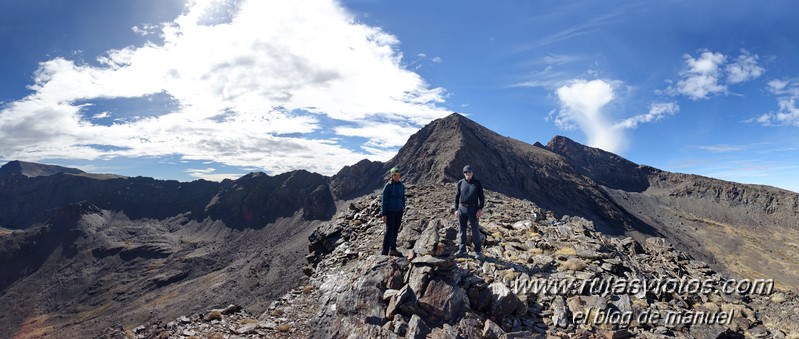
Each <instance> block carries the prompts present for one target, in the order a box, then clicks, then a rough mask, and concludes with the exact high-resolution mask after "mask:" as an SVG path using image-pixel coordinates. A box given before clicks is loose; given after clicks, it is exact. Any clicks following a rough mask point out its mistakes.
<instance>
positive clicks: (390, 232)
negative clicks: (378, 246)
mask: <svg viewBox="0 0 799 339" xmlns="http://www.w3.org/2000/svg"><path fill="white" fill-rule="evenodd" d="M396 219H397V218H396V214H395V213H392V212H386V234H385V235H384V236H383V250H382V251H381V252H380V253H381V254H383V255H388V251H389V250H391V248H392V246H395V247H396V240H394V239H396V236H395V235H394V233H396V231H395V223H396Z"/></svg>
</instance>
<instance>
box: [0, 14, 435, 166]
mask: <svg viewBox="0 0 799 339" xmlns="http://www.w3.org/2000/svg"><path fill="white" fill-rule="evenodd" d="M231 4H232V5H231ZM209 13H210V14H214V13H221V14H220V15H219V16H215V15H210V14H209ZM146 30H159V31H160V35H161V38H163V43H160V44H156V43H152V42H150V43H147V44H145V45H142V46H129V47H126V48H123V49H119V50H110V51H108V52H107V54H106V55H104V56H101V57H99V58H98V63H99V65H96V66H93V65H86V64H78V63H76V62H74V61H71V60H67V59H65V58H61V57H57V58H54V59H52V60H48V61H44V62H42V63H41V64H40V66H39V69H38V70H37V71H36V72H35V75H34V79H33V84H32V85H30V86H29V88H30V89H31V90H32V91H33V93H32V94H31V95H29V96H27V97H25V98H23V99H20V100H18V101H15V102H10V103H6V104H5V105H4V106H3V108H2V110H0V139H2V140H3V143H2V144H0V154H3V155H4V156H5V157H6V158H10V159H22V160H32V161H35V160H37V159H44V158H68V159H69V158H72V159H75V158H78V159H97V158H103V157H106V158H107V157H114V156H127V157H137V156H160V155H180V156H182V157H183V158H184V159H190V160H209V159H210V160H214V161H217V162H220V163H223V164H226V165H230V166H258V167H260V168H263V169H265V170H266V171H267V172H276V173H279V172H284V171H288V170H293V169H298V168H304V169H308V170H311V171H317V172H320V173H324V174H332V173H335V172H336V171H338V170H339V169H340V168H341V167H343V166H344V165H349V164H352V163H354V162H356V161H358V160H360V159H363V158H373V159H374V158H375V157H381V158H382V157H385V154H387V152H391V151H392V150H395V147H396V146H397V140H401V139H407V137H408V136H409V135H410V134H412V133H413V132H415V131H416V130H417V129H418V128H419V127H421V126H422V125H423V124H425V123H427V122H429V121H431V120H433V119H435V118H439V117H442V116H445V115H447V114H449V113H450V111H449V110H446V109H443V108H441V107H439V106H438V105H439V104H441V103H443V102H444V98H445V96H446V92H445V91H444V89H442V88H431V86H429V84H427V83H426V82H425V81H424V79H422V78H421V77H420V76H419V75H418V74H416V73H414V72H411V71H409V70H407V69H405V68H403V67H402V62H401V60H402V53H401V52H400V51H399V50H398V45H399V41H398V40H397V38H396V37H394V36H392V35H390V34H387V33H385V32H383V31H382V30H381V29H380V28H377V27H371V26H366V25H363V24H360V23H357V22H356V21H355V20H354V18H353V17H352V16H351V15H350V14H349V13H347V12H346V11H345V10H344V9H343V8H342V7H341V6H340V5H339V4H338V3H337V2H335V1H332V0H314V1H291V2H275V1H236V2H234V3H231V2H227V3H226V2H220V1H195V2H191V3H190V5H188V6H187V9H186V11H185V12H184V13H183V14H182V15H181V16H180V17H178V18H176V19H175V20H174V21H172V22H169V23H166V24H163V25H159V26H157V27H156V26H147V25H143V26H141V27H139V28H135V29H134V31H138V32H144V31H146ZM158 93H163V94H165V95H166V96H167V97H171V98H172V99H173V100H174V101H175V102H176V103H177V104H176V105H175V106H176V107H178V108H176V109H174V110H173V111H170V112H166V113H165V114H162V115H158V116H150V117H146V118H137V119H128V120H125V119H121V120H117V123H115V124H113V125H111V126H102V125H94V124H93V123H92V122H91V120H90V119H86V118H84V116H85V115H87V113H86V112H85V109H86V108H85V106H83V105H85V104H80V103H78V102H91V101H92V100H94V99H113V98H139V97H145V96H148V95H153V94H158ZM120 115H124V113H122V112H116V111H115V117H117V118H122V117H120ZM130 115H131V116H132V117H133V116H138V115H139V114H137V113H136V112H131V113H130ZM95 117H99V115H95ZM384 117H391V119H392V120H393V121H394V123H396V124H397V125H399V126H405V127H403V128H396V129H390V130H386V128H385V126H383V124H382V123H383V122H384V121H385V119H384ZM331 124H332V125H331ZM338 124H343V125H345V126H348V127H346V128H338V126H337V125H338ZM310 133H315V134H314V135H315V137H311V136H310V135H309V134H310ZM334 133H340V136H363V137H366V138H368V141H367V142H366V143H365V146H366V147H363V148H362V149H364V150H367V152H363V151H361V150H357V149H354V150H353V149H351V148H348V147H345V146H344V145H343V144H340V143H338V142H337V141H336V140H337V139H336V137H335V135H334ZM286 135H291V137H287V136H286ZM318 135H323V136H324V137H319V136H318ZM98 144H100V145H109V146H113V147H108V148H98V147H93V146H87V145H98Z"/></svg>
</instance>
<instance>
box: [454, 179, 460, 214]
mask: <svg viewBox="0 0 799 339" xmlns="http://www.w3.org/2000/svg"><path fill="white" fill-rule="evenodd" d="M460 203H461V181H458V183H457V184H455V210H456V211H457V210H458V205H460Z"/></svg>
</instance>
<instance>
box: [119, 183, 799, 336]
mask: <svg viewBox="0 0 799 339" xmlns="http://www.w3.org/2000/svg"><path fill="white" fill-rule="evenodd" d="M452 190H453V187H452V185H451V184H450V185H442V184H438V185H415V186H414V185H412V186H409V187H408V193H407V194H408V199H409V202H410V203H409V207H408V211H407V212H406V217H405V221H404V222H403V228H402V230H401V232H400V237H399V243H398V245H399V246H400V247H401V248H402V251H403V252H404V253H405V254H406V255H407V256H406V257H389V256H382V255H379V254H377V253H378V251H379V248H378V247H379V246H380V241H381V239H382V232H383V230H384V226H383V225H382V224H381V222H380V220H379V196H375V195H368V196H365V197H363V198H361V199H358V200H355V201H353V202H352V203H351V204H350V205H349V208H347V209H346V210H343V211H341V212H339V213H338V214H337V215H336V216H335V217H334V219H333V220H332V221H331V222H329V223H326V224H325V225H323V226H322V227H320V228H318V229H317V230H316V231H315V232H314V233H313V234H312V235H311V236H310V240H311V245H310V247H309V251H310V253H309V255H308V257H307V259H308V261H309V266H308V267H306V273H307V274H308V275H309V276H308V278H307V280H305V281H304V283H303V284H301V285H300V286H298V287H297V288H295V289H293V290H292V291H290V292H289V293H287V294H286V295H284V296H283V297H281V298H280V299H279V300H277V301H276V302H274V303H273V304H272V305H270V307H269V309H268V310H267V311H266V312H264V313H263V314H261V315H259V316H255V315H249V314H246V313H242V312H238V313H233V314H231V315H224V314H223V315H221V316H217V315H216V314H217V313H219V310H216V311H214V310H211V311H209V312H207V313H203V314H195V315H192V316H187V317H182V318H179V319H176V320H175V321H173V322H170V323H168V324H145V325H142V326H140V327H138V328H137V329H136V330H135V331H133V332H130V333H128V335H129V336H131V337H136V338H156V337H164V338H166V337H169V338H178V337H181V336H183V337H189V336H188V334H193V335H197V336H201V337H208V338H262V337H269V338H273V337H277V338H289V337H291V338H295V337H307V338H377V337H380V338H403V337H404V338H424V337H428V338H474V337H486V338H552V337H558V338H569V337H574V336H575V335H576V336H582V337H584V338H624V337H642V338H661V337H681V338H715V337H718V336H727V337H736V336H747V337H774V338H787V337H795V336H796V335H799V326H797V323H798V321H799V300H797V297H796V295H795V294H794V293H793V292H786V291H779V290H773V291H772V292H771V293H723V292H721V291H720V289H718V288H711V289H709V290H708V291H707V293H704V292H699V293H694V292H698V291H697V290H690V289H688V290H685V289H683V290H679V289H676V290H675V289H669V288H661V289H650V290H646V291H643V292H642V291H641V290H636V291H633V290H629V289H626V290H613V289H607V288H606V289H602V288H598V289H595V288H594V287H592V286H590V285H589V286H583V287H582V288H571V289H569V288H567V289H565V290H562V291H560V292H559V291H557V289H551V290H548V291H547V290H540V291H537V292H536V291H533V290H532V289H531V288H524V286H527V287H529V286H532V285H531V284H532V283H531V282H533V281H539V282H545V281H550V282H555V281H578V282H579V281H595V280H596V281H600V282H602V281H604V282H612V281H617V282H618V281H620V280H622V279H626V280H628V281H629V280H634V279H641V280H646V279H650V280H660V281H668V279H672V280H675V281H693V280H696V281H702V282H705V281H707V282H709V283H708V284H712V286H716V287H718V286H723V284H724V283H725V282H726V281H729V279H730V277H728V276H725V275H723V274H720V273H718V272H715V271H713V270H712V269H710V268H709V266H708V265H707V264H706V263H704V262H701V261H697V260H694V259H692V258H691V257H690V256H689V255H687V254H686V253H683V252H680V251H678V250H675V249H674V248H673V247H672V245H671V244H670V243H669V242H668V241H667V240H666V239H664V238H658V237H652V238H649V239H647V240H646V241H645V242H643V243H639V242H637V241H635V240H634V239H632V238H615V237H608V236H606V235H604V234H602V233H600V232H597V231H596V229H595V228H594V226H593V224H592V223H591V222H590V221H588V220H586V219H584V218H581V217H578V216H563V217H561V218H556V217H555V215H554V214H553V213H552V212H549V211H546V210H543V209H541V208H540V207H538V206H536V205H535V204H533V203H531V202H529V201H523V200H518V199H515V198H512V197H508V196H505V195H503V194H500V193H496V192H488V194H487V198H488V203H487V207H486V210H485V212H486V213H485V216H484V217H483V219H482V221H481V225H482V226H483V229H482V230H481V233H482V234H483V236H484V237H485V244H486V247H485V250H484V253H485V255H486V259H485V260H484V261H482V262H481V261H478V260H476V259H474V258H457V259H456V258H452V256H451V254H452V253H453V252H454V250H455V244H456V243H457V231H456V229H455V225H454V221H453V218H452V217H451V215H450V211H449V199H450V198H451V194H449V193H451V191H452ZM520 286H521V287H520ZM627 286H629V285H627ZM632 292H635V293H632ZM592 310H593V311H592ZM655 310H656V311H658V312H660V314H668V313H673V314H676V315H680V316H681V318H678V319H681V320H682V321H665V320H664V321H659V322H658V321H646V320H645V321H638V320H637V319H636V316H638V315H640V314H641V313H643V312H645V311H646V312H650V313H651V312H653V311H655ZM600 311H603V312H607V313H612V314H615V313H619V314H627V313H629V314H632V315H633V317H632V319H631V320H630V321H623V320H618V321H607V322H603V321H596V322H595V321H594V320H595V319H597V318H593V319H594V320H592V318H591V317H592V314H593V316H596V315H597V314H600V315H601V313H600ZM580 312H583V313H584V314H587V317H588V318H587V319H588V320H581V318H580V316H579V314H580ZM591 312H594V313H591ZM722 313H724V314H727V315H729V319H724V320H723V321H718V320H719V318H715V320H707V321H699V322H696V321H695V320H694V321H693V322H692V321H691V319H694V318H693V317H694V316H695V315H696V314H703V315H704V314H714V315H716V316H718V315H719V314H722ZM686 317H692V318H690V319H689V320H688V321H686V320H685V319H686ZM600 318H601V316H600ZM600 320H601V319H600ZM120 333H122V332H121V331H118V332H116V334H120ZM106 334H107V337H113V334H114V332H113V331H110V332H107V333H106Z"/></svg>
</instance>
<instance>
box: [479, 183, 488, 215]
mask: <svg viewBox="0 0 799 339" xmlns="http://www.w3.org/2000/svg"><path fill="white" fill-rule="evenodd" d="M485 205H486V196H485V194H483V183H482V182H479V181H478V182H477V209H479V210H481V209H483V207H485Z"/></svg>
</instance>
